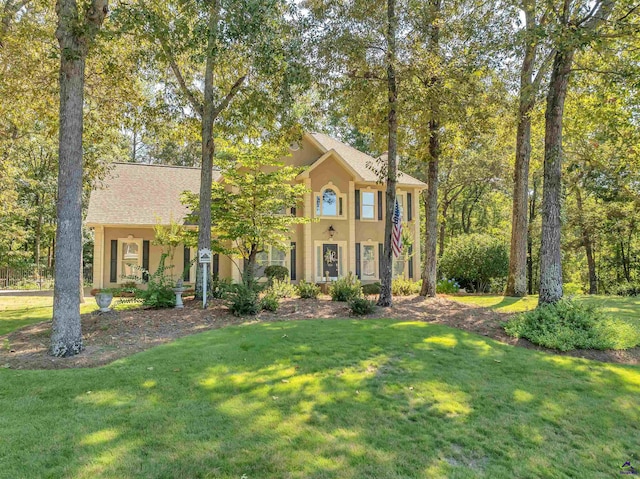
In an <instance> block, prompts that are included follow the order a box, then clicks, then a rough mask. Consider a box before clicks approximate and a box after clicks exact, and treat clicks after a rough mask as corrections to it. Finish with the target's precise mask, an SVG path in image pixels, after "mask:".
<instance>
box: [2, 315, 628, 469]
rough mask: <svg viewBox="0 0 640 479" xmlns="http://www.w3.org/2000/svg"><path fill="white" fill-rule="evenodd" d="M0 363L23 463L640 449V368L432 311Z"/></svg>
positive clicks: (318, 463) (447, 457)
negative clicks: (96, 365)
mask: <svg viewBox="0 0 640 479" xmlns="http://www.w3.org/2000/svg"><path fill="white" fill-rule="evenodd" d="M0 373H1V374H2V375H1V376H0V380H2V381H3V382H4V383H5V384H7V386H8V389H6V390H4V392H0V407H2V408H3V415H2V419H1V420H0V426H2V427H3V431H6V432H7V433H8V434H9V437H11V438H12V442H11V445H10V446H9V447H6V450H5V451H2V450H1V449H2V447H3V446H0V455H4V456H5V465H4V466H3V467H5V469H4V471H5V472H6V473H7V474H9V475H11V474H13V476H14V477H20V476H25V477H47V475H49V476H50V477H62V476H64V477H215V478H241V477H242V476H243V475H244V476H245V477H247V478H248V479H251V478H270V477H273V478H405V477H491V478H500V477H505V478H506V477H542V476H548V477H551V476H553V477H577V476H581V477H588V476H590V477H595V476H598V475H603V474H610V473H611V471H613V470H614V469H615V468H616V467H617V465H618V464H617V462H620V464H622V462H624V460H626V458H627V457H628V455H629V454H631V453H632V452H636V453H637V451H634V450H633V448H634V447H636V444H635V443H634V440H635V439H634V438H635V437H636V436H635V434H636V431H635V424H637V423H638V420H639V419H640V413H639V410H640V404H639V403H638V399H637V398H638V393H639V392H640V370H639V369H638V368H633V367H624V366H619V365H611V364H602V363H597V362H589V361H584V360H579V359H573V358H565V357H558V356H551V355H548V354H546V353H542V352H537V351H529V350H524V349H519V348H513V347H511V346H508V345H504V344H501V343H498V342H495V341H492V340H488V339H486V338H482V337H480V336H476V335H473V334H469V333H465V332H462V331H459V330H455V329H451V328H447V327H443V326H435V325H428V324H424V323H413V322H402V321H387V320H372V321H351V320H316V321H296V322H288V323H271V324H257V325H251V326H240V327H233V328H227V329H224V330H218V331H212V332H208V333H203V334H200V335H197V336H193V337H189V338H184V339H182V340H179V341H176V342H174V343H171V344H169V345H166V346H162V347H159V348H156V349H153V350H150V351H147V352H144V353H141V354H139V355H136V356H133V357H131V358H127V359H125V360H121V361H118V362H116V363H114V364H112V365H110V366H107V367H104V368H100V369H93V370H75V371H47V372H39V371H38V372H20V373H16V372H14V371H1V372H0Z"/></svg>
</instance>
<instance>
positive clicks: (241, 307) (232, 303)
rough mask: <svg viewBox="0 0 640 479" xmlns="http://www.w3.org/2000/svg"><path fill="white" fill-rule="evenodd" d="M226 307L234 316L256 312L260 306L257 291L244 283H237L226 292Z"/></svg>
mask: <svg viewBox="0 0 640 479" xmlns="http://www.w3.org/2000/svg"><path fill="white" fill-rule="evenodd" d="M226 302H227V307H228V308H229V311H230V312H231V314H233V315H234V316H247V315H253V314H258V312H259V311H260V308H261V304H260V301H259V300H258V292H257V291H256V290H255V289H253V288H250V287H249V286H246V285H244V284H237V285H235V286H234V287H233V289H232V290H231V291H230V292H229V293H228V294H227V299H226Z"/></svg>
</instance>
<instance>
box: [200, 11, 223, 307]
mask: <svg viewBox="0 0 640 479" xmlns="http://www.w3.org/2000/svg"><path fill="white" fill-rule="evenodd" d="M219 9H220V4H219V1H215V2H213V5H212V7H211V12H210V18H209V38H208V40H207V63H206V66H205V72H204V104H203V109H202V129H201V134H202V161H201V166H200V203H199V208H200V209H199V212H198V250H201V249H205V248H206V249H211V184H212V181H213V180H212V178H213V155H214V153H215V140H214V138H213V124H214V122H215V120H216V113H215V103H214V94H215V93H214V91H213V67H214V60H215V58H216V57H215V48H216V40H217V33H218V15H219ZM209 276H211V269H209ZM207 280H208V281H207V282H208V283H210V281H209V280H210V278H207ZM196 298H197V299H202V264H201V263H200V262H198V263H197V267H196Z"/></svg>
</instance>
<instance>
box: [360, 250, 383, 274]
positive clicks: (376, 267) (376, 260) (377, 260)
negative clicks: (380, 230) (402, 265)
mask: <svg viewBox="0 0 640 479" xmlns="http://www.w3.org/2000/svg"><path fill="white" fill-rule="evenodd" d="M365 246H373V258H374V263H373V268H374V270H375V275H374V276H373V277H367V278H365V277H364V274H363V273H362V272H363V267H362V264H363V257H364V247H365ZM378 251H379V247H378V243H377V242H375V241H371V240H367V241H360V279H361V280H362V281H378V280H380V271H379V266H380V258H378Z"/></svg>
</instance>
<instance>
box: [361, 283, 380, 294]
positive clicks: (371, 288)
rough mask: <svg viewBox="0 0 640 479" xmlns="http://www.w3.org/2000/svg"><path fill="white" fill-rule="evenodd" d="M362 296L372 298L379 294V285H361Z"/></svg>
mask: <svg viewBox="0 0 640 479" xmlns="http://www.w3.org/2000/svg"><path fill="white" fill-rule="evenodd" d="M362 294H364V295H366V296H372V295H375V294H380V283H369V284H363V285H362Z"/></svg>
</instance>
